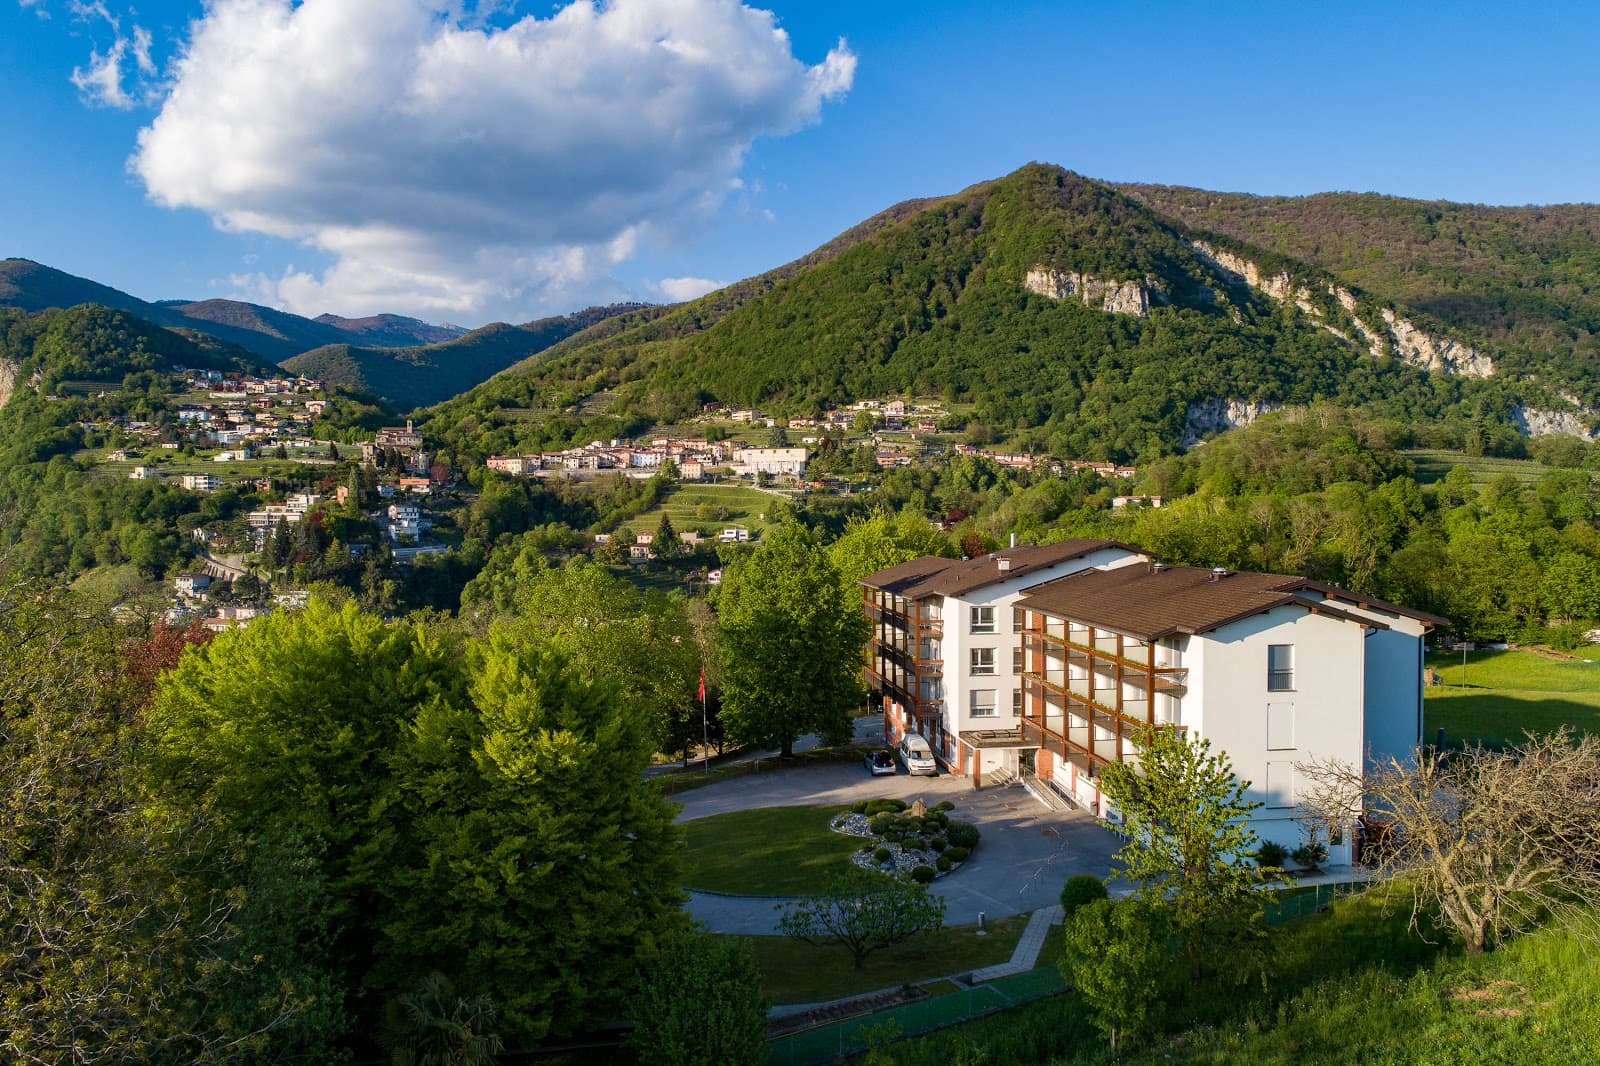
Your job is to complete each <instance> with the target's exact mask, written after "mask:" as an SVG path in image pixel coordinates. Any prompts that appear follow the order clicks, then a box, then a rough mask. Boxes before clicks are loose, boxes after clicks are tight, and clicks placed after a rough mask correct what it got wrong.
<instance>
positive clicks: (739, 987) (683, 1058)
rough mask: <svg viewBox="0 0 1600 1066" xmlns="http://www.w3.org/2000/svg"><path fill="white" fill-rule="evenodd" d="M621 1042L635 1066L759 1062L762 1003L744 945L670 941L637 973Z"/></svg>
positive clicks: (689, 938) (691, 936)
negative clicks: (630, 1022) (629, 1031)
mask: <svg viewBox="0 0 1600 1066" xmlns="http://www.w3.org/2000/svg"><path fill="white" fill-rule="evenodd" d="M632 1013H633V1017H634V1030H633V1036H632V1038H631V1040H630V1041H629V1042H630V1043H631V1044H632V1045H633V1046H634V1047H635V1048H636V1049H637V1050H638V1052H639V1066H697V1064H699V1063H709V1062H715V1063H727V1064H729V1066H760V1064H762V1063H765V1062H766V1061H767V1000H766V997H765V996H763V995H762V994H761V971H760V970H758V969H757V968H756V963H755V958H754V957H753V956H752V955H751V953H750V946H749V944H748V943H746V942H745V941H743V940H739V939H735V938H732V937H712V936H707V935H706V934H704V933H685V934H680V935H677V936H674V937H671V938H670V939H668V940H667V942H666V943H665V944H664V945H663V946H662V949H661V953H660V955H659V956H657V957H656V958H655V959H654V960H653V961H651V962H650V963H649V964H648V965H647V966H646V967H645V971H644V978H643V981H642V982H641V985H640V989H639V993H638V995H637V997H635V999H634V1005H633V1012H632Z"/></svg>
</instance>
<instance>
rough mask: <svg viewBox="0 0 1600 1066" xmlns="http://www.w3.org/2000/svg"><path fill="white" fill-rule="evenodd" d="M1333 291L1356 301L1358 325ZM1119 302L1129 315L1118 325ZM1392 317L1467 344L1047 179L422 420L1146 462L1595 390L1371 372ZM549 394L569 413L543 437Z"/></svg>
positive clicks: (474, 394) (1552, 377) (569, 355)
mask: <svg viewBox="0 0 1600 1066" xmlns="http://www.w3.org/2000/svg"><path fill="white" fill-rule="evenodd" d="M1207 239H1209V241H1210V243H1211V244H1212V245H1213V246H1216V245H1224V244H1225V245H1227V246H1228V247H1229V248H1230V249H1234V250H1236V251H1237V252H1238V253H1239V254H1241V255H1243V256H1245V257H1246V258H1250V259H1252V260H1255V261H1260V262H1262V263H1263V264H1265V265H1268V266H1270V267H1271V268H1272V269H1274V270H1283V271H1285V272H1287V273H1289V274H1290V275H1291V276H1292V277H1294V278H1296V279H1302V280H1305V281H1306V282H1307V283H1308V284H1312V285H1316V286H1319V292H1320V293H1322V294H1324V296H1325V298H1323V297H1318V299H1319V300H1320V301H1321V303H1322V304H1325V305H1326V307H1323V306H1316V305H1313V306H1312V307H1311V308H1310V309H1309V310H1305V309H1302V308H1300V307H1298V306H1296V305H1295V303H1294V301H1293V300H1282V299H1274V298H1271V297H1269V296H1267V295H1264V294H1263V293H1261V292H1257V291H1253V290H1252V289H1251V288H1249V287H1248V286H1247V285H1245V284H1243V283H1242V281H1241V279H1240V278H1239V277H1238V276H1236V275H1235V274H1234V273H1232V272H1230V271H1228V270H1224V269H1221V268H1220V267H1219V266H1218V264H1217V262H1216V261H1215V260H1214V259H1213V258H1212V257H1211V256H1209V255H1207V254H1204V252H1203V249H1202V248H1201V247H1199V246H1200V245H1201V243H1202V242H1203V241H1206V240H1207ZM1030 275H1033V276H1032V277H1030ZM1595 276H1596V280H1597V281H1600V270H1597V271H1596V275H1595ZM1380 280H1381V279H1380ZM1330 287H1334V288H1340V287H1342V288H1344V289H1347V290H1349V292H1348V296H1349V298H1350V300H1351V301H1352V303H1353V307H1354V309H1353V310H1350V309H1346V308H1345V307H1344V306H1343V305H1341V304H1340V303H1339V301H1338V299H1337V298H1335V297H1334V296H1333V295H1332V294H1331V293H1328V289H1329V288H1330ZM1069 289H1070V290H1071V291H1070V292H1067V291H1066V290H1069ZM1105 294H1109V295H1105ZM1063 295H1064V296H1066V297H1067V298H1060V299H1057V298H1052V296H1063ZM1102 296H1104V301H1105V303H1104V305H1103V306H1102V305H1101V304H1100V302H1099V301H1100V300H1101V299H1102ZM1119 301H1120V302H1119ZM1114 304H1115V305H1116V306H1118V307H1123V308H1124V309H1126V310H1129V311H1131V312H1132V313H1116V312H1108V311H1107V310H1105V309H1104V308H1105V307H1111V306H1113V305H1114ZM1390 308H1393V309H1397V310H1398V312H1399V314H1400V315H1401V316H1402V317H1404V318H1405V319H1407V320H1408V321H1410V320H1415V321H1416V322H1417V324H1418V329H1419V330H1423V329H1434V328H1441V329H1442V328H1446V327H1448V325H1449V324H1448V323H1447V322H1444V321H1443V320H1442V319H1440V318H1439V316H1437V315H1430V314H1429V312H1428V311H1427V310H1426V309H1423V310H1420V311H1419V310H1418V309H1416V308H1413V307H1411V306H1410V305H1409V304H1406V303H1405V302H1403V301H1400V300H1398V299H1397V298H1395V297H1393V296H1391V294H1390V293H1389V292H1387V291H1384V290H1382V289H1379V288H1376V287H1373V288H1371V289H1368V288H1366V287H1363V286H1360V285H1357V284H1355V283H1354V282H1352V281H1350V280H1349V279H1348V278H1345V277H1344V276H1343V275H1341V274H1338V273H1337V272H1336V271H1333V270H1331V269H1328V268H1324V267H1321V266H1318V265H1315V264H1312V263H1307V262H1302V261H1300V260H1296V259H1293V258H1292V257H1289V256H1287V255H1285V254H1283V253H1277V252H1273V251H1271V250H1269V249H1265V248H1260V247H1257V246H1254V245H1250V244H1249V243H1248V242H1245V241H1243V240H1240V239H1237V238H1233V237H1229V236H1227V235H1225V234H1217V233H1214V232H1213V231H1211V230H1209V229H1207V230H1201V229H1197V228H1193V227H1191V226H1188V225H1185V224H1184V223H1182V222H1181V221H1178V220H1175V219H1174V218H1172V217H1170V216H1168V215H1166V214H1164V213H1162V212H1160V211H1157V210H1156V209H1154V208H1152V207H1151V206H1150V205H1149V204H1147V203H1146V202H1144V201H1143V200H1141V199H1140V198H1138V197H1135V196H1132V195H1129V194H1128V193H1127V192H1125V191H1123V190H1121V189H1120V188H1118V187H1116V186H1112V185H1109V184H1106V183H1103V182H1097V181H1093V180H1091V179H1087V178H1084V177H1081V176H1079V175H1076V174H1072V173H1071V172H1068V171H1065V170H1063V169H1061V168H1059V167H1054V166H1047V165H1042V164H1030V165H1028V166H1025V167H1023V168H1021V169H1020V170H1018V171H1016V172H1014V173H1013V174H1010V175H1008V176H1006V177H1004V178H1000V179H997V180H995V181H991V182H985V183H982V184H979V185H975V186H973V187H971V188H969V189H966V190H964V191H963V192H961V193H958V194H956V195H954V196H950V197H945V198H942V199H933V200H921V201H912V202H908V203H907V204H903V205H897V207H896V208H892V209H890V211H888V212H885V213H883V214H882V215H879V216H875V218H874V219H871V220H868V222H867V223H864V224H863V225H862V226H859V227H856V229H855V230H852V231H850V232H849V233H847V234H844V235H841V237H840V238H838V239H837V240H835V241H833V242H830V243H829V244H828V245H825V246H824V247H823V248H822V249H819V250H818V252H817V253H814V254H813V255H812V256H808V257H806V258H804V259H802V260H798V261H796V262H795V263H793V264H790V265H789V266H787V267H785V268H781V269H780V270H777V271H773V272H770V273H768V274H764V275H761V276H760V277H758V278H753V279H749V280H747V281H744V282H740V283H738V284H737V285H734V286H730V287H729V288H727V289H724V290H721V291H719V292H716V293H712V294H710V295H708V296H706V297H702V298H701V299H699V300H694V301H690V302H687V303H684V304H680V305H677V306H675V307H670V308H665V309H652V310H651V311H650V312H649V313H645V314H635V315H624V316H619V317H618V318H617V319H614V320H612V321H610V322H608V323H607V328H606V329H605V330H603V331H599V332H590V333H584V334H579V335H577V336H574V337H572V338H569V339H568V340H566V341H564V342H562V343H560V344H557V345H554V346H552V347H551V348H550V349H549V350H548V351H546V352H544V353H541V354H540V355H538V356H536V357H535V358H533V359H531V360H528V361H526V362H524V363H522V364H519V365H518V366H515V367H513V368H511V369H510V370H508V371H506V372H504V373H502V374H500V375H498V376H497V377H495V378H493V379H491V380H490V381H488V382H486V383H484V384H483V385H481V386H479V387H477V388H476V389H474V390H472V391H471V392H469V393H467V394H466V395H463V396H460V397H457V398H455V399H454V400H451V401H449V402H447V403H445V404H443V405H441V406H440V407H438V408H436V409H434V410H433V411H431V412H427V413H426V414H427V417H428V418H429V419H430V423H429V428H430V432H433V433H436V434H439V435H442V436H445V437H447V438H448V439H450V440H451V443H453V444H454V445H455V446H456V447H457V448H458V449H460V450H463V451H466V452H468V453H477V452H485V451H494V450H505V449H507V448H513V447H515V448H524V449H527V448H536V447H544V446H548V445H550V444H553V443H557V442H562V441H572V440H578V439H586V438H587V437H598V436H604V435H607V434H608V433H610V434H611V435H616V433H618V432H631V431H635V430H638V429H642V428H644V427H645V426H648V425H649V424H652V423H664V422H672V421H677V420H681V419H683V418H685V417H687V416H690V415H692V414H694V413H697V412H698V411H699V409H700V405H701V404H703V403H705V402H708V401H713V400H715V401H722V402H730V403H738V404H756V405H761V406H763V407H764V408H766V409H767V410H768V411H769V413H774V414H780V415H789V416H798V415H805V414H812V413H814V412H816V411H817V410H819V409H821V408H823V407H825V406H828V405H831V404H836V403H843V402H848V401H852V400H856V399H863V398H869V397H884V396H890V395H897V394H899V395H923V396H929V395H934V396H943V397H944V398H945V399H946V400H947V401H949V402H951V403H954V404H961V405H965V406H968V407H970V409H971V411H972V415H971V426H972V427H973V428H974V429H975V430H976V433H975V436H976V437H977V438H978V439H1000V440H1004V441H1008V442H1010V443H1011V444H1012V445H1013V446H1016V447H1023V448H1028V449H1031V450H1036V451H1050V452H1053V453H1057V454H1062V455H1067V456H1074V457H1082V458H1117V459H1130V458H1137V457H1140V456H1145V457H1148V456H1153V455H1156V454H1161V453H1163V452H1166V451H1171V450H1174V449H1176V448H1177V447H1179V446H1180V445H1181V443H1182V442H1183V441H1184V439H1185V437H1187V436H1190V435H1192V434H1193V432H1194V428H1195V427H1194V426H1193V424H1192V421H1193V415H1194V413H1195V412H1196V411H1197V410H1201V411H1203V410H1206V409H1209V408H1211V407H1214V406H1215V405H1217V404H1219V403H1221V404H1224V405H1225V404H1227V403H1228V402H1237V403H1241V404H1254V405H1256V406H1257V407H1267V408H1270V407H1273V406H1282V405H1296V404H1304V403H1310V402H1315V401H1318V400H1331V401H1333V402H1335V403H1342V404H1347V405H1351V406H1365V407H1368V408H1369V409H1371V410H1372V411H1373V413H1374V414H1376V415H1378V416H1383V417H1392V418H1395V419H1398V420H1413V421H1426V422H1430V423H1432V422H1440V421H1441V420H1443V421H1444V422H1447V423H1449V424H1452V425H1457V426H1465V425H1467V424H1469V423H1473V422H1486V423H1490V424H1492V425H1493V426H1495V427H1498V428H1497V429H1496V430H1495V431H1496V432H1500V431H1504V432H1506V433H1510V432H1512V429H1511V412H1512V410H1513V409H1514V408H1516V407H1518V406H1519V405H1527V406H1531V407H1543V406H1551V407H1559V406H1562V405H1564V404H1565V403H1567V401H1566V400H1564V399H1563V398H1562V395H1561V394H1562V393H1563V392H1568V393H1569V394H1571V395H1576V396H1578V397H1579V398H1586V397H1588V396H1590V395H1594V394H1595V392H1594V390H1596V389H1600V374H1596V373H1593V372H1592V371H1591V370H1590V369H1586V368H1585V367H1584V366H1583V365H1582V364H1581V363H1580V364H1579V365H1578V366H1577V367H1576V368H1574V367H1573V366H1571V365H1566V366H1561V367H1560V368H1559V369H1558V368H1557V366H1555V365H1550V364H1554V363H1558V362H1560V361H1559V360H1553V359H1552V360H1546V361H1542V362H1541V361H1540V360H1539V358H1538V357H1537V356H1535V355H1533V354H1532V353H1519V352H1518V351H1511V350H1502V348H1501V346H1499V345H1497V344H1494V343H1493V341H1492V338H1491V339H1489V340H1487V341H1482V342H1480V343H1484V344H1486V345H1487V347H1488V349H1489V352H1490V354H1491V355H1492V356H1493V357H1494V358H1495V359H1496V360H1497V361H1498V362H1499V363H1500V365H1502V366H1505V367H1508V368H1513V369H1514V370H1515V372H1509V373H1496V374H1494V375H1492V376H1490V377H1488V378H1487V379H1485V380H1481V381H1480V380H1473V379H1471V378H1468V377H1464V376H1460V375H1452V374H1445V373H1426V372H1424V371H1423V370H1421V369H1419V368H1418V367H1417V366H1413V365H1408V363H1407V362H1406V361H1405V360H1404V359H1401V358H1397V357H1392V356H1393V355H1394V352H1392V351H1391V349H1392V348H1393V345H1390V344H1389V342H1388V341H1387V340H1386V341H1384V342H1383V344H1382V345H1379V346H1378V350H1379V351H1380V354H1379V355H1378V356H1377V357H1374V356H1373V355H1372V354H1371V351H1370V350H1369V347H1368V345H1367V344H1365V343H1364V342H1362V341H1361V339H1360V338H1359V337H1357V336H1354V335H1353V334H1352V332H1351V324H1350V321H1349V319H1350V318H1351V317H1352V316H1354V317H1363V320H1364V319H1365V318H1371V319H1373V320H1374V321H1377V322H1381V321H1383V320H1382V317H1381V313H1382V311H1383V310H1384V309H1390ZM1341 327H1343V328H1341ZM1335 330H1337V331H1338V332H1334V331H1335ZM1431 339H1433V340H1437V341H1438V342H1439V343H1440V344H1441V345H1447V344H1448V342H1449V340H1450V339H1451V338H1450V337H1448V336H1444V335H1440V336H1438V337H1434V338H1431ZM1472 339H1473V340H1477V339H1478V338H1477V337H1474V338H1472ZM1567 362H1568V363H1570V362H1571V361H1570V360H1568V361H1567ZM597 395H602V396H607V397H609V401H610V404H609V408H608V410H607V416H606V417H604V418H601V419H598V420H597V419H593V418H589V419H584V418H582V417H580V416H579V415H578V414H577V413H576V411H574V410H572V409H573V408H575V407H577V405H579V404H580V403H583V402H584V401H585V400H586V399H589V398H592V397H595V396H597ZM552 396H555V397H559V398H560V401H561V404H562V405H563V406H564V407H565V408H567V410H566V411H565V412H564V413H562V414H559V415H555V416H548V417H543V418H531V419H530V418H529V417H528V414H527V412H528V411H529V410H530V409H535V408H539V407H540V406H541V405H540V402H539V401H540V400H541V399H544V398H549V397H552ZM1217 428H1220V427H1217Z"/></svg>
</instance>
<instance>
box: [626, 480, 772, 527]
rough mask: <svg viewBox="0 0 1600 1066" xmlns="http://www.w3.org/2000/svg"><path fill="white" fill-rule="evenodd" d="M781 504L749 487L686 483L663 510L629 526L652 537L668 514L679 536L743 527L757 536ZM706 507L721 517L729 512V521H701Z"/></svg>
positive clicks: (714, 519)
mask: <svg viewBox="0 0 1600 1066" xmlns="http://www.w3.org/2000/svg"><path fill="white" fill-rule="evenodd" d="M781 502H782V498H781V497H779V496H774V495H773V494H772V493H770V492H762V491H761V490H760V489H754V488H751V487H749V486H748V485H696V484H694V483H693V482H685V483H683V484H680V485H679V486H678V487H677V488H676V489H674V490H673V491H672V494H671V495H670V496H668V497H667V498H666V500H665V501H663V502H662V504H661V506H660V507H657V508H656V509H655V510H653V511H646V512H645V513H644V514H642V515H639V516H638V517H637V518H631V519H629V520H628V522H627V525H628V528H629V529H631V530H633V531H634V532H636V533H652V532H654V531H655V528H656V526H658V525H660V524H661V513H662V512H663V511H665V512H666V513H667V514H669V515H671V516H672V527H673V528H674V529H676V530H677V531H678V532H679V533H682V532H684V531H685V530H690V529H698V530H699V531H700V532H702V533H705V534H708V535H710V536H712V537H715V536H716V535H717V534H718V533H719V532H721V531H722V530H724V529H727V528H729V527H731V526H743V527H745V528H746V529H748V530H749V531H750V533H751V534H752V535H755V534H756V533H757V532H758V531H760V530H762V529H765V528H766V526H767V524H768V521H767V518H768V517H770V516H771V515H772V511H773V508H774V507H776V506H777V505H778V504H779V503H781ZM702 505H705V506H708V507H710V508H712V509H713V510H715V511H717V513H720V511H726V512H727V517H726V518H716V517H711V518H701V517H699V510H700V507H701V506H702ZM718 509H720V510H718ZM763 516H766V517H763Z"/></svg>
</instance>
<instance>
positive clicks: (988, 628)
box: [972, 607, 994, 633]
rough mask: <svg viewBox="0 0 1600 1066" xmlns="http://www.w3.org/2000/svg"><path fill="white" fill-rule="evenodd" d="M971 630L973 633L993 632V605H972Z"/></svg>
mask: <svg viewBox="0 0 1600 1066" xmlns="http://www.w3.org/2000/svg"><path fill="white" fill-rule="evenodd" d="M972 631H973V632H974V633H993V632H994V608H993V607H974V608H973V609H972Z"/></svg>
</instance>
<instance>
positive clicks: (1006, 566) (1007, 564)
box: [998, 556, 1011, 574]
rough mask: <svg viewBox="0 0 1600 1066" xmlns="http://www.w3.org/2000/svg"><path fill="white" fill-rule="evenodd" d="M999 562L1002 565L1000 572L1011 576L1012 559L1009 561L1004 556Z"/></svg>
mask: <svg viewBox="0 0 1600 1066" xmlns="http://www.w3.org/2000/svg"><path fill="white" fill-rule="evenodd" d="M998 562H999V563H1000V572H1001V573H1002V574H1009V573H1010V572H1011V560H1010V559H1007V558H1005V557H1003V556H1002V557H1001V558H1000V559H999V560H998Z"/></svg>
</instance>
